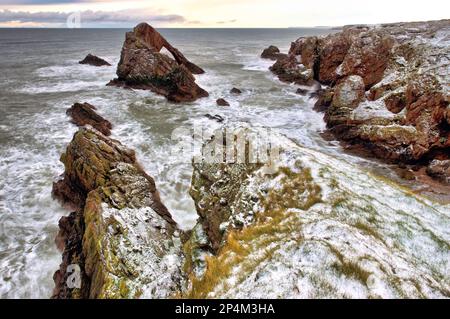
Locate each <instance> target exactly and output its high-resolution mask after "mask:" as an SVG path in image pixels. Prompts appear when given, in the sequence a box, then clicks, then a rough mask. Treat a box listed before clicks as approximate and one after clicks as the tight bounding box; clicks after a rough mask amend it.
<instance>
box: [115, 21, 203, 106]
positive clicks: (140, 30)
mask: <svg viewBox="0 0 450 319" xmlns="http://www.w3.org/2000/svg"><path fill="white" fill-rule="evenodd" d="M162 48H165V49H167V50H168V51H169V52H170V53H171V54H172V56H173V58H171V57H169V56H168V55H166V54H163V53H161V52H160V51H161V49H162ZM193 73H194V74H200V73H204V71H203V70H202V69H201V68H200V67H198V66H196V65H195V64H193V63H192V62H190V61H188V60H187V59H186V57H185V56H184V55H183V54H181V52H180V51H178V50H177V49H176V48H174V47H172V46H171V45H170V44H169V43H168V42H167V40H166V39H164V37H162V36H161V34H159V33H158V32H157V31H156V30H155V29H154V28H152V27H151V26H150V25H148V24H146V23H141V24H139V25H138V26H136V27H135V28H134V30H133V31H132V32H128V33H127V34H126V39H125V42H124V44H123V47H122V53H121V58H120V62H119V65H118V67H117V76H118V78H117V79H115V80H112V81H111V82H110V83H109V84H108V85H110V86H118V87H125V88H134V89H142V90H151V91H153V92H155V93H157V94H161V95H164V96H165V97H167V99H168V100H170V101H173V102H192V101H195V100H196V99H198V98H201V97H206V96H208V92H206V91H205V90H203V89H202V88H201V87H199V86H198V85H197V84H196V83H195V77H194V76H193Z"/></svg>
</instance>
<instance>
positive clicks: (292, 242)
mask: <svg viewBox="0 0 450 319" xmlns="http://www.w3.org/2000/svg"><path fill="white" fill-rule="evenodd" d="M230 131H231V132H233V134H234V136H243V135H244V136H255V134H256V135H257V136H259V137H260V138H261V140H264V141H270V143H272V144H271V145H272V147H274V148H278V149H279V156H278V157H276V158H274V159H273V161H272V163H271V165H270V168H271V169H269V170H268V167H267V165H263V163H259V164H256V163H252V162H251V161H249V160H246V162H241V163H231V162H227V163H225V162H220V161H219V162H218V163H210V161H208V160H207V159H206V158H204V159H203V161H200V162H195V163H194V173H193V178H192V186H191V195H192V197H193V199H194V200H195V203H196V207H197V211H198V214H199V223H198V224H197V226H196V227H195V228H194V230H193V232H192V236H191V238H190V240H189V241H188V242H187V243H186V244H185V247H184V251H185V255H186V264H185V271H187V272H188V273H190V285H189V287H188V289H187V290H186V291H185V293H184V296H185V297H189V298H441V297H449V296H450V282H449V281H448V278H447V276H446V272H447V269H448V249H449V236H448V231H447V230H448V226H449V225H448V218H446V217H445V216H446V214H445V211H448V207H445V206H439V205H437V204H435V203H431V202H427V201H423V199H421V198H419V197H416V196H415V195H413V194H411V193H409V192H408V191H407V190H404V189H401V188H399V187H398V186H397V185H395V184H393V183H391V182H388V181H385V180H383V179H381V178H378V177H376V176H373V175H370V174H367V173H366V172H364V171H362V170H359V169H355V168H354V167H353V166H350V165H348V164H345V163H343V162H342V161H339V160H337V159H335V158H332V157H330V156H328V155H324V154H321V153H319V152H316V151H312V150H309V149H306V148H303V147H300V146H298V145H296V144H295V143H293V142H292V141H290V140H289V139H287V138H286V137H284V136H282V135H279V134H274V133H268V132H267V131H266V130H264V129H256V128H250V127H248V126H242V127H238V128H236V129H235V130H234V131H233V130H232V129H231V128H228V133H229V132H230ZM231 140H233V139H231ZM214 143H221V141H217V140H214V139H213V140H211V142H209V143H208V144H207V145H205V146H204V147H205V150H207V152H209V151H210V150H211V146H212V145H214ZM215 145H217V144H215ZM227 147H230V145H227ZM231 149H233V148H232V147H231ZM405 197H407V198H408V203H404V205H399V203H398V199H399V198H405ZM374 198H377V199H378V200H374Z"/></svg>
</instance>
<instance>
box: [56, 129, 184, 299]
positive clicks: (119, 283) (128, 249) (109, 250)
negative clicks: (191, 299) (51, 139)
mask: <svg viewBox="0 0 450 319" xmlns="http://www.w3.org/2000/svg"><path fill="white" fill-rule="evenodd" d="M61 161H62V162H63V163H64V166H65V172H64V175H63V178H62V179H61V180H60V181H58V182H57V183H55V184H54V187H53V194H54V196H55V197H56V198H58V199H60V200H61V201H62V202H64V203H65V204H70V205H71V207H73V208H74V209H75V210H76V211H75V212H74V213H72V214H71V215H70V216H69V217H65V218H62V219H61V221H60V234H59V236H58V240H57V242H58V243H59V246H60V248H62V249H64V252H63V262H62V264H61V267H60V270H59V271H58V272H57V273H56V274H55V284H56V287H55V291H54V297H55V298H137V297H145V298H167V297H169V296H171V295H172V294H174V293H176V292H178V291H179V290H180V285H181V278H182V277H181V273H180V267H181V261H182V255H181V242H180V235H181V232H180V231H179V230H178V228H177V225H176V223H175V222H174V220H173V219H172V217H171V215H170V213H169V211H168V210H167V208H166V207H165V206H164V205H163V204H162V203H161V200H160V199H159V195H158V192H157V190H156V186H155V182H154V180H153V179H152V178H151V177H150V176H149V175H147V174H146V173H145V172H144V171H143V170H142V168H141V167H140V166H139V164H138V163H137V162H136V158H135V153H134V152H133V151H132V150H129V149H127V148H126V147H125V146H123V145H122V144H121V143H120V142H118V141H115V140H112V139H110V138H109V137H106V136H105V135H103V134H102V133H100V132H99V131H97V130H95V129H93V128H91V127H83V128H80V130H79V131H78V132H77V133H76V134H75V135H74V137H73V140H72V142H71V143H70V144H69V145H68V147H67V150H66V152H65V153H64V154H63V155H62V157H61ZM71 265H77V266H78V267H80V270H81V273H80V276H81V287H78V288H73V287H69V286H68V284H67V280H68V278H69V276H70V275H71V273H70V272H69V271H68V267H70V266H71Z"/></svg>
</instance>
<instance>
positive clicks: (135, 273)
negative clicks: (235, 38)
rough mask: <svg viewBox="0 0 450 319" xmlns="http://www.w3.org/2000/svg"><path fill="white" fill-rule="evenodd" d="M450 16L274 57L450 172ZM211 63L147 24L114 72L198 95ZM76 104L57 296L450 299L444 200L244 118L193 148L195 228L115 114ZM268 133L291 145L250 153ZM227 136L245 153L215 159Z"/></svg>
mask: <svg viewBox="0 0 450 319" xmlns="http://www.w3.org/2000/svg"><path fill="white" fill-rule="evenodd" d="M449 28H450V21H449V20H446V21H437V22H426V23H410V24H394V25H382V26H377V27H366V26H352V27H345V28H344V29H343V31H342V32H337V33H334V34H331V35H328V36H324V37H307V38H301V39H298V40H297V41H295V42H294V43H292V45H291V49H290V51H289V54H287V55H285V54H282V53H280V52H279V50H277V49H276V48H274V47H270V48H268V50H265V52H264V53H263V58H269V59H273V60H274V61H276V62H275V64H274V65H273V66H272V67H271V70H272V72H274V73H275V74H276V75H277V76H278V77H279V78H280V80H282V81H284V82H289V83H295V84H297V85H301V87H300V89H299V90H298V94H308V95H311V97H313V98H316V99H317V103H316V109H317V110H318V111H321V112H324V113H325V114H324V119H325V121H326V123H327V126H328V129H329V132H330V133H331V134H333V136H334V137H336V138H338V139H340V140H342V141H345V142H347V143H348V145H356V146H357V147H360V148H362V149H365V150H369V151H370V152H371V153H372V154H373V155H375V156H378V157H381V158H383V159H384V160H390V161H394V162H397V163H403V164H404V165H413V166H417V167H420V169H422V170H425V171H426V173H427V174H428V175H429V176H430V178H431V177H433V178H436V180H438V181H439V182H442V183H448V182H449V180H448V178H449V174H448V173H449V166H450V165H449V163H450V158H449V152H448V151H449V146H450V144H449V143H450V141H449V140H448V138H449V137H450V131H449V126H448V125H449V124H450V122H449V121H450V114H449V106H448V80H449V79H448V77H449V73H448V72H447V71H448V57H449V48H448V44H444V43H448V42H446V41H449V37H450V30H449ZM162 48H166V49H167V50H168V51H169V52H170V53H171V54H172V55H173V59H172V58H170V57H169V56H167V55H165V54H162V53H160V51H161V49H162ZM446 63H447V64H446ZM202 72H204V71H203V69H201V68H200V67H198V66H196V65H194V64H193V63H191V62H190V61H188V60H187V59H186V58H185V57H184V56H183V55H182V54H181V53H180V52H179V51H178V50H177V49H175V48H173V47H172V46H171V45H170V44H169V43H168V42H167V40H165V39H164V38H163V37H162V36H161V35H160V34H159V33H158V32H157V31H156V30H155V29H153V28H152V27H150V26H149V25H147V24H140V25H138V26H137V27H136V28H135V29H134V30H133V32H129V33H127V35H126V40H125V43H124V46H123V49H122V54H121V60H120V62H119V66H118V70H117V74H118V79H116V80H113V81H112V82H111V83H110V85H116V86H120V87H126V88H134V89H149V90H151V91H153V92H155V93H157V94H162V95H163V96H165V97H167V99H168V100H170V101H173V102H189V101H193V100H195V99H197V98H200V97H202V96H207V92H206V91H204V90H203V89H201V88H200V87H199V86H198V85H197V84H196V83H195V78H194V76H193V74H199V73H202ZM231 93H232V94H241V93H242V92H241V90H239V89H237V88H233V89H232V91H231ZM222 100H223V99H219V100H217V101H216V103H217V104H218V105H222V107H227V106H229V103H228V102H227V101H225V100H223V101H222ZM67 115H69V116H71V122H72V123H73V124H75V125H77V126H79V130H78V131H77V132H76V133H75V134H74V136H73V139H72V141H71V142H70V143H69V145H68V146H67V149H66V151H65V152H64V154H62V156H61V162H62V163H63V164H64V168H65V170H64V173H63V174H62V175H61V178H60V179H59V180H58V181H56V182H55V183H54V185H53V190H52V194H53V196H54V198H55V199H57V200H59V201H60V202H61V203H62V205H64V206H65V207H67V208H69V209H70V210H71V211H72V213H71V214H70V215H69V216H67V217H63V218H61V220H60V222H59V228H60V231H59V234H58V236H57V238H56V243H57V246H58V248H59V249H60V250H61V251H62V263H61V265H60V268H59V270H58V271H57V272H56V273H55V275H54V281H55V289H54V292H53V298H59V299H78V298H94V299H97V298H106V299H110V298H448V297H450V283H449V282H448V278H447V276H446V272H447V270H448V251H449V248H450V246H449V243H448V242H447V241H445V240H442V239H441V238H445V237H446V234H447V230H448V226H449V221H448V218H447V217H448V211H447V212H446V209H447V208H446V207H445V206H437V205H436V206H435V205H434V204H433V202H431V201H428V200H427V199H424V198H422V197H419V196H417V195H415V194H414V193H412V192H411V191H409V190H407V189H402V188H400V187H398V185H393V183H392V182H390V181H386V180H383V179H381V178H379V177H377V176H373V175H371V174H368V173H367V172H363V171H362V170H361V169H359V168H357V167H355V166H352V165H350V164H347V163H345V162H343V161H340V160H338V159H336V158H334V157H332V156H329V155H325V154H323V153H320V152H318V151H313V150H311V149H308V148H305V147H302V146H300V145H298V144H296V143H294V142H293V141H292V140H290V139H288V138H287V137H285V136H283V135H281V134H279V133H274V132H271V131H269V130H265V129H264V128H262V127H252V126H251V125H249V124H248V123H234V126H231V124H228V125H227V126H226V127H225V126H223V127H222V128H220V129H218V130H217V131H216V132H215V133H214V135H212V136H211V138H210V139H207V141H206V142H205V143H204V144H203V145H202V153H201V154H203V156H201V157H200V158H196V159H195V160H194V159H193V162H192V166H193V174H192V181H191V188H190V195H191V197H192V199H193V201H194V203H195V208H196V211H197V214H198V220H197V224H196V226H195V227H194V228H193V229H192V230H190V231H183V230H181V229H180V227H179V226H178V225H177V223H176V222H175V221H174V219H173V218H172V215H171V213H170V212H169V210H168V209H167V208H166V206H165V205H164V203H163V202H162V201H161V199H160V196H159V193H158V190H157V185H156V183H155V181H154V179H153V178H152V177H151V176H149V175H148V174H147V173H146V172H145V171H144V170H143V169H142V167H141V166H140V165H139V163H138V161H137V159H136V154H135V152H134V151H133V150H131V149H128V148H127V147H126V146H125V145H123V144H122V143H121V142H120V141H117V140H114V139H113V138H111V137H110V135H111V133H112V132H113V131H114V129H113V124H112V123H111V122H109V121H108V120H107V119H105V118H103V117H102V116H101V115H100V114H98V113H97V108H96V107H95V106H93V105H91V104H88V103H76V104H74V105H73V106H72V107H71V108H70V109H69V110H68V111H67ZM207 117H208V118H209V119H211V120H215V121H217V122H220V123H221V122H223V121H224V118H222V117H221V116H220V115H214V116H213V115H211V114H208V115H207ZM227 134H231V136H228V135H227ZM242 136H243V137H244V140H240V138H241V137H242ZM255 136H256V137H258V138H259V139H261V140H259V139H258V141H263V143H262V144H267V145H270V146H271V150H269V151H270V154H271V155H272V151H273V150H276V152H274V154H276V155H277V156H276V157H275V158H269V159H267V158H265V157H264V156H263V155H262V154H266V155H265V156H266V157H267V151H268V150H267V149H264V150H263V151H261V152H258V156H257V159H258V160H256V161H252V160H250V155H249V154H250V144H252V143H253V142H254V140H250V139H252V138H255ZM444 138H445V141H444ZM238 141H239V143H241V144H239V145H238V144H237V143H238ZM242 145H244V146H243V148H244V149H243V153H242V154H243V157H244V160H243V161H239V160H238V157H239V154H238V153H239V152H238V151H237V149H238V147H239V146H242ZM253 146H255V145H253ZM256 146H261V145H260V144H258V143H256ZM356 146H355V147H356ZM212 149H214V150H216V149H219V150H223V149H232V150H233V152H232V156H231V160H230V157H225V156H224V155H223V154H222V153H219V154H214V155H215V156H216V158H218V159H220V160H218V161H213V162H211V160H210V159H208V158H207V157H208V156H210V155H211V154H210V153H211V150H212ZM242 154H241V155H242ZM241 159H242V158H241ZM367 189H371V190H372V192H374V193H376V198H377V200H374V197H372V195H373V193H372V194H368V193H367V192H366V190H367ZM398 198H405V200H407V201H408V204H409V206H407V207H408V208H409V209H408V210H407V211H406V209H405V208H403V207H402V205H399V203H398ZM74 274H77V275H79V277H78V279H79V282H78V284H77V282H76V281H75V282H74V281H72V278H73V275H74ZM274 282H276V283H277V285H274V284H273V283H274Z"/></svg>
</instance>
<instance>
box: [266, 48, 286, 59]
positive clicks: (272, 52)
mask: <svg viewBox="0 0 450 319" xmlns="http://www.w3.org/2000/svg"><path fill="white" fill-rule="evenodd" d="M286 56H287V55H286V54H283V53H281V52H280V49H278V48H277V47H276V46H274V45H271V46H269V47H268V48H266V49H264V51H263V52H262V53H261V58H263V59H270V60H278V59H282V58H285V57H286Z"/></svg>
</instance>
